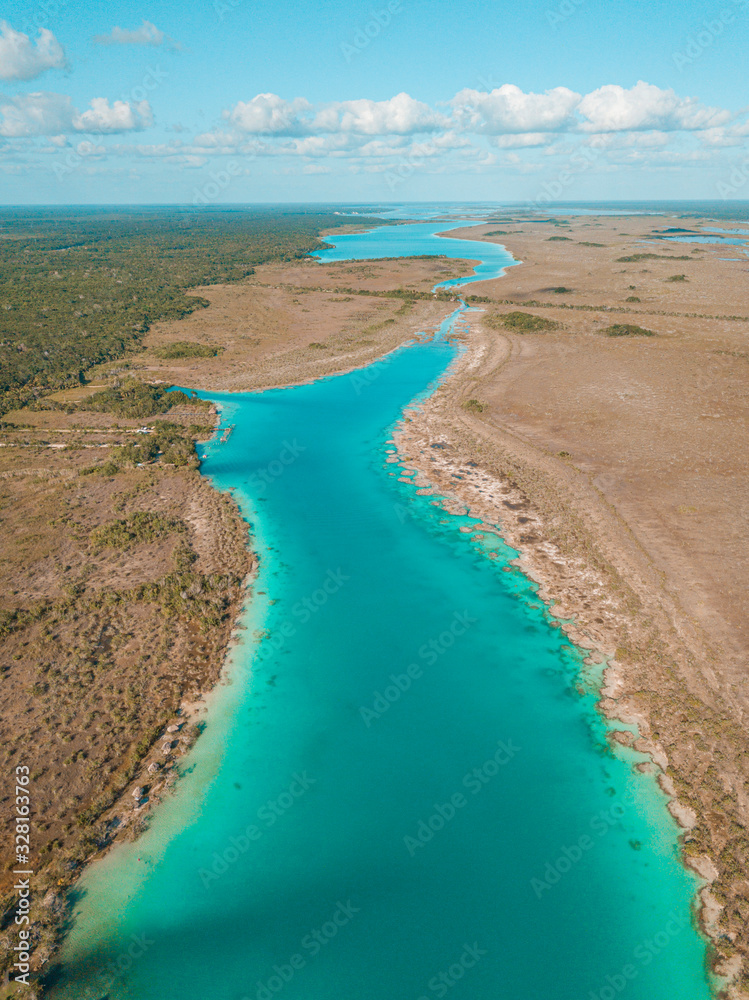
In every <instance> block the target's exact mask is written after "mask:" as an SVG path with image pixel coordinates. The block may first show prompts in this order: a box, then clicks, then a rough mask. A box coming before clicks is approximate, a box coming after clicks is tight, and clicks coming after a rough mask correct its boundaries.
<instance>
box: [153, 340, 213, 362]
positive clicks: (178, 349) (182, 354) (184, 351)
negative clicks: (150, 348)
mask: <svg viewBox="0 0 749 1000" xmlns="http://www.w3.org/2000/svg"><path fill="white" fill-rule="evenodd" d="M223 350H224V348H223V347H215V346H214V345H212V344H198V343H197V342H196V341H194V340H175V342H174V343H173V344H167V345H166V347H157V348H156V349H155V350H154V352H153V353H154V354H155V355H156V357H157V358H161V359H162V361H171V360H172V359H174V358H215V357H217V356H218V355H219V354H221V353H222V351H223Z"/></svg>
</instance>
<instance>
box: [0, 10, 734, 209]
mask: <svg viewBox="0 0 749 1000" xmlns="http://www.w3.org/2000/svg"><path fill="white" fill-rule="evenodd" d="M747 51H749V0H708V2H705V3H702V2H695V0H514V2H513V3H509V2H506V0H371V2H370V0H364V2H360V0H315V2H314V3H306V2H305V3H302V2H290V0H274V2H273V3H265V4H260V3H258V2H257V0H180V2H177V0H156V2H151V0H147V2H144V3H132V2H124V0H109V2H108V3H106V4H102V5H98V6H97V7H91V6H89V5H88V4H86V5H84V4H83V3H79V2H75V0H33V2H31V3H18V2H15V0H14V2H10V3H8V2H6V3H4V4H3V8H2V11H1V12H0V202H1V203H3V204H83V203H93V204H96V203H99V204H102V203H106V204H115V203H125V204H134V203H143V204H164V203H187V204H214V203H215V204H222V203H240V202H345V203H357V202H358V203H374V202H376V203H382V202H413V201H440V200H445V201H456V200H457V201H495V202H515V201H520V202H524V203H527V204H535V205H538V206H539V207H540V206H542V205H543V204H545V203H547V202H548V201H550V200H553V201H577V200H620V199H623V200H644V199H655V200H657V199H681V198H683V199H747V198H749V59H747V58H746V53H747Z"/></svg>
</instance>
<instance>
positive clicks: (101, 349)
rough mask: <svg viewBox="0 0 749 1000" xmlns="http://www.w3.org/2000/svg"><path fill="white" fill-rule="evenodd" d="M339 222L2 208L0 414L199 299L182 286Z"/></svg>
mask: <svg viewBox="0 0 749 1000" xmlns="http://www.w3.org/2000/svg"><path fill="white" fill-rule="evenodd" d="M368 221H370V220H367V219H362V222H364V223H367V222H368ZM378 224H379V225H382V222H381V220H380V221H379V222H378ZM340 225H341V217H340V216H338V215H335V214H334V212H333V209H332V208H331V209H325V208H308V209H305V208H301V207H279V206H268V207H255V208H251V209H237V208H216V207H210V208H209V207H206V208H202V207H198V208H179V207H174V208H168V209H166V208H128V209H102V208H90V209H87V208H55V209H50V208H23V209H19V208H6V209H2V210H0V276H1V277H0V301H2V312H0V316H2V322H1V324H0V414H2V413H7V412H8V411H9V410H12V409H15V408H17V407H19V406H23V405H26V404H28V403H30V402H33V401H34V400H35V399H39V398H40V397H42V396H44V395H46V394H47V393H49V392H52V391H56V390H60V389H66V388H70V387H71V386H74V385H78V384H80V383H82V382H83V381H85V374H86V372H87V371H88V370H89V369H90V368H91V367H93V366H94V365H97V364H101V363H103V362H106V361H111V360H113V359H116V358H121V357H123V356H124V355H125V354H127V353H128V352H132V351H135V350H138V349H140V347H141V344H142V339H143V336H144V334H145V333H146V332H147V331H148V329H149V327H150V326H151V324H153V323H155V322H157V321H159V320H170V319H179V318H181V317H183V316H186V315H188V314H189V313H191V312H193V311H194V310H195V309H199V308H202V307H205V306H207V305H208V303H207V301H206V300H205V299H202V298H200V297H199V296H196V295H190V294H188V289H190V288H194V287H196V286H198V285H210V284H216V283H218V282H231V281H240V280H241V279H242V278H245V277H247V276H248V275H250V274H252V273H253V269H254V267H255V266H256V265H257V264H261V263H264V262H266V261H275V260H294V259H297V258H300V257H304V256H305V255H307V254H308V253H310V252H311V251H313V250H315V249H317V248H319V247H320V245H321V244H320V241H319V239H318V236H317V234H318V233H319V232H320V230H321V229H325V228H327V229H333V228H336V227H338V226H340Z"/></svg>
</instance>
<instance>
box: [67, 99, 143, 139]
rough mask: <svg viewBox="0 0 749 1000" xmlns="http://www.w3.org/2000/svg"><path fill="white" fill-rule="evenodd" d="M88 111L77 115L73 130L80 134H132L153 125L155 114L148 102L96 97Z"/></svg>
mask: <svg viewBox="0 0 749 1000" xmlns="http://www.w3.org/2000/svg"><path fill="white" fill-rule="evenodd" d="M90 103H91V106H90V108H89V109H88V111H84V112H83V114H81V115H78V114H76V116H75V118H74V119H73V128H75V129H76V131H80V132H131V131H133V130H134V129H137V130H140V129H143V128H147V127H148V126H149V125H153V112H152V111H151V105H150V104H149V103H148V101H137V102H136V103H134V104H131V103H130V102H129V101H115V102H114V104H111V105H110V103H109V101H108V100H107V99H106V97H95V98H94V99H93V100H92V101H91V102H90Z"/></svg>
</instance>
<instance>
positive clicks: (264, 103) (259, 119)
mask: <svg viewBox="0 0 749 1000" xmlns="http://www.w3.org/2000/svg"><path fill="white" fill-rule="evenodd" d="M310 107H311V105H310V103H309V101H306V100H305V99H304V98H303V97H298V98H296V99H295V100H293V101H286V100H284V99H283V98H282V97H279V96H278V95H277V94H257V95H256V96H255V97H253V98H252V100H251V101H238V102H237V103H236V104H235V105H234V107H233V108H231V110H229V111H225V112H224V118H226V119H227V120H228V121H230V122H231V123H232V125H235V126H236V127H237V128H239V129H241V130H242V131H243V132H250V133H252V134H253V135H260V134H265V133H270V134H272V135H300V134H301V132H302V131H304V129H305V126H304V125H303V123H302V120H301V118H300V114H301V113H302V112H304V111H307V110H309V108H310Z"/></svg>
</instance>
